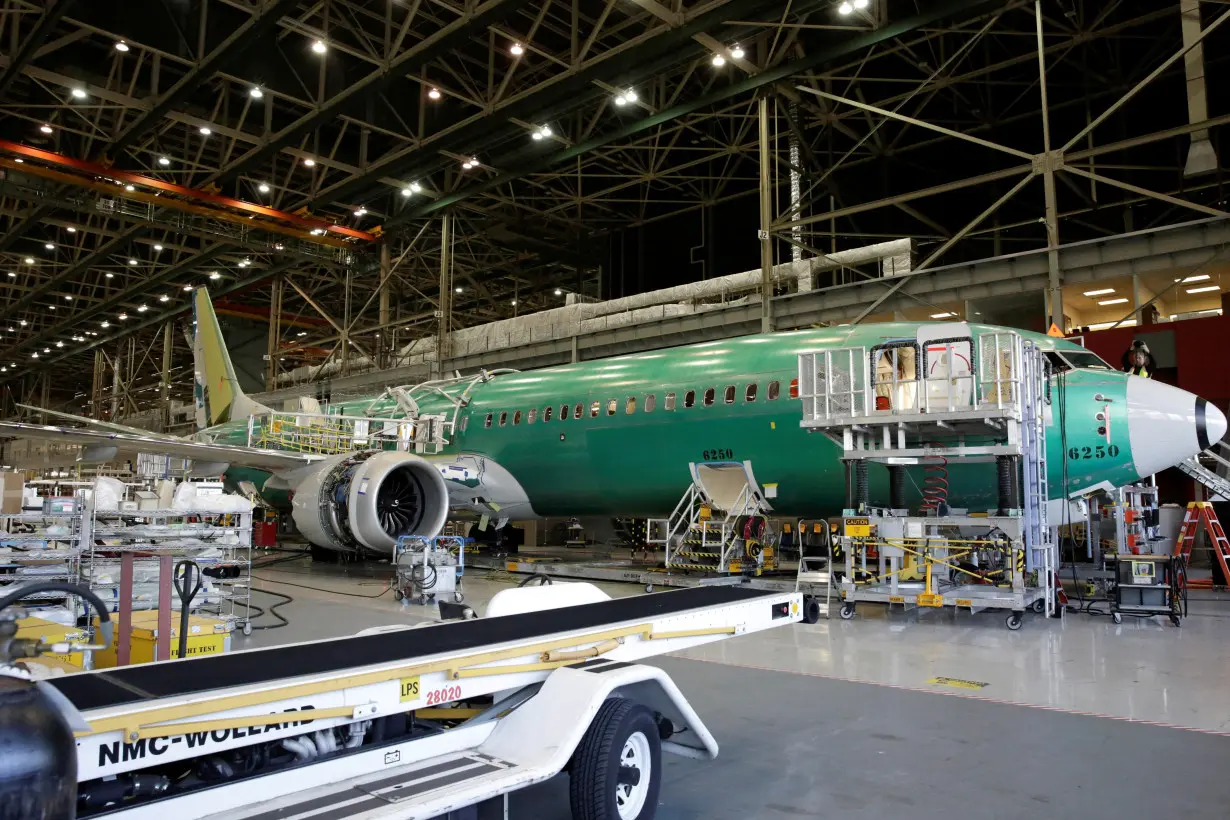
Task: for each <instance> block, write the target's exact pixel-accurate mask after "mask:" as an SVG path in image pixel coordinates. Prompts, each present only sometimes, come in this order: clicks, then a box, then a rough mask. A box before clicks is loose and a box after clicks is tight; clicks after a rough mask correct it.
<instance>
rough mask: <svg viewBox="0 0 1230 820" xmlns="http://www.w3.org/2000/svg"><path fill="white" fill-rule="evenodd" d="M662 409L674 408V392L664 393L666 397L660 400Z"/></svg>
mask: <svg viewBox="0 0 1230 820" xmlns="http://www.w3.org/2000/svg"><path fill="white" fill-rule="evenodd" d="M662 409H663V410H674V409H675V394H674V393H667V394H666V399H665V401H663V402H662Z"/></svg>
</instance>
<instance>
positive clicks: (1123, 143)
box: [0, 0, 1230, 418]
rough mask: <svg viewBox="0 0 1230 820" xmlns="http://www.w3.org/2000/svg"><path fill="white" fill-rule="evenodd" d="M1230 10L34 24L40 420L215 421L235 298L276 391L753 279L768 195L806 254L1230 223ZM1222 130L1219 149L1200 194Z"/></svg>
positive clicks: (29, 58)
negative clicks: (498, 333)
mask: <svg viewBox="0 0 1230 820" xmlns="http://www.w3.org/2000/svg"><path fill="white" fill-rule="evenodd" d="M855 6H858V8H855ZM1183 9H1186V11H1187V18H1188V23H1187V28H1188V32H1187V40H1186V41H1185V38H1184V26H1183V22H1182V21H1183V15H1182V14H1181V12H1182V10H1183ZM1193 9H1194V11H1193ZM1039 12H1040V16H1038V13H1039ZM1227 14H1230V11H1227V8H1226V7H1225V6H1224V5H1222V4H1219V3H1197V2H1195V0H1182V2H1180V1H1179V0H1168V1H1167V2H1161V1H1160V0H1159V1H1156V2H1155V0H1136V1H1135V2H1127V0H1102V1H1101V2H1085V0H1042V2H1040V3H1039V2H1034V0H1016V1H1015V2H1004V1H1003V0H997V1H996V2H985V1H984V2H974V1H973V0H966V1H965V2H961V1H959V0H949V1H948V2H934V3H922V2H914V0H869V1H868V2H864V0H860V2H858V3H853V2H850V3H848V4H847V3H845V2H833V1H832V0H790V2H785V3H782V2H767V1H766V0H710V2H695V3H692V2H682V0H679V2H665V3H663V2H658V0H485V2H478V1H477V0H467V2H464V3H457V2H451V0H126V2H124V3H95V2H87V1H86V0H58V2H52V0H0V140H2V141H3V142H0V175H2V177H0V271H2V272H3V274H4V275H3V276H0V287H2V288H3V289H4V290H3V293H0V370H2V371H3V372H0V384H2V385H3V397H4V401H5V402H6V403H7V404H6V405H5V412H9V411H11V409H12V403H13V402H14V401H16V400H19V399H24V400H26V401H32V402H36V403H39V402H43V403H49V404H51V405H55V406H63V407H67V408H70V409H72V410H74V411H76V412H80V411H82V409H83V408H86V409H90V408H92V409H93V410H94V411H96V412H99V413H108V414H109V413H111V412H114V414H115V416H116V417H117V418H118V417H121V416H125V415H130V414H132V413H134V412H137V411H138V410H144V409H148V408H150V407H156V406H159V405H160V404H164V403H166V402H167V401H169V400H172V399H178V400H188V399H189V397H190V390H191V385H190V379H189V378H188V374H189V373H190V371H191V351H190V349H189V346H188V342H187V335H186V333H185V332H184V331H185V330H186V329H187V328H188V326H189V325H190V322H191V314H190V303H191V300H190V296H191V293H190V291H191V289H193V288H196V287H200V286H208V287H209V289H210V291H211V293H212V294H214V295H215V296H216V297H217V299H218V302H217V304H218V309H219V313H220V314H221V315H222V316H223V317H224V318H227V319H228V320H229V321H233V322H236V323H245V324H247V325H248V326H249V330H250V327H251V326H259V327H260V328H265V327H268V332H267V344H266V348H265V354H266V356H267V363H266V365H265V367H266V376H270V375H272V374H273V373H276V372H278V371H279V370H282V369H290V368H293V367H296V366H298V365H301V364H304V363H319V362H321V361H325V360H330V359H332V360H336V361H343V362H345V361H348V360H349V359H350V357H352V356H356V355H363V356H367V357H370V358H372V359H375V360H376V361H385V360H387V357H388V355H389V352H390V351H391V350H392V349H394V348H395V347H397V346H399V345H401V344H404V343H405V342H408V341H410V340H413V339H415V338H418V337H420V336H424V335H431V334H433V333H435V332H437V331H438V328H439V324H440V322H441V316H440V314H441V312H443V313H444V314H445V317H446V318H445V321H447V322H448V323H449V324H450V326H451V327H454V328H456V327H464V326H467V325H472V324H478V323H482V322H487V321H491V320H493V319H497V318H502V317H507V316H512V315H515V314H518V313H523V312H526V311H534V310H540V309H543V308H546V307H553V306H557V305H559V304H561V303H562V302H563V300H564V299H566V298H568V297H569V295H570V294H579V295H581V296H583V297H586V298H589V297H598V298H601V297H608V296H618V295H624V294H626V293H628V292H632V291H634V290H635V289H637V287H640V288H641V289H651V288H653V287H660V286H662V285H667V284H677V283H679V282H682V281H688V280H689V279H696V278H700V276H701V275H702V274H703V275H716V274H723V273H731V272H734V271H736V270H743V269H747V268H748V267H753V266H755V265H756V264H757V262H758V260H759V258H760V257H759V250H758V241H757V233H756V231H757V228H759V227H760V225H759V214H758V196H757V194H758V193H759V192H760V191H762V190H766V191H767V192H768V203H769V207H770V210H771V216H772V219H771V220H770V222H771V226H770V227H771V234H772V238H771V239H770V240H769V241H768V247H769V252H770V253H771V254H772V258H773V259H774V261H782V260H788V259H789V258H790V257H791V255H792V253H794V252H795V251H796V250H797V251H798V252H800V253H802V254H803V255H804V256H810V255H815V254H817V253H824V252H831V251H833V250H841V249H845V248H849V247H853V246H858V245H865V244H869V243H871V242H876V241H879V240H881V239H884V238H890V237H899V236H910V237H913V238H915V240H916V243H917V248H918V258H919V261H925V262H931V263H935V264H939V263H940V262H941V261H942V262H944V263H949V262H956V261H962V260H970V259H978V258H982V257H988V256H993V255H1000V254H1007V253H1012V252H1015V251H1024V250H1034V249H1037V248H1039V247H1045V246H1047V243H1048V241H1049V242H1052V243H1066V242H1073V241H1081V240H1087V239H1095V238H1098V237H1105V236H1111V235H1115V234H1119V233H1123V232H1127V231H1132V230H1139V229H1144V228H1149V227H1156V226H1159V225H1165V224H1172V223H1177V222H1181V221H1185V220H1188V219H1191V218H1193V217H1197V216H1199V215H1200V214H1203V215H1205V216H1210V215H1212V216H1217V215H1220V214H1221V213H1222V208H1223V205H1224V200H1225V194H1224V192H1223V190H1222V184H1223V182H1222V180H1223V173H1222V171H1221V168H1220V165H1219V163H1218V162H1217V157H1219V156H1220V153H1221V152H1220V150H1218V149H1219V148H1220V146H1219V136H1220V127H1221V125H1222V120H1223V119H1224V115H1223V114H1222V113H1221V112H1225V111H1226V110H1227V106H1226V105H1225V102H1226V100H1225V97H1226V93H1227V92H1226V89H1225V88H1223V87H1221V86H1220V85H1219V84H1218V83H1217V82H1216V71H1215V69H1216V67H1219V66H1221V65H1222V64H1223V63H1224V61H1225V57H1224V56H1223V55H1224V54H1225V53H1226V48H1225V43H1226V32H1225V31H1224V30H1222V28H1221V27H1220V26H1221V21H1222V20H1223V19H1224V18H1225V16H1226V15H1227ZM1193 16H1194V19H1195V23H1194V25H1193V23H1192V22H1191V20H1192V19H1193ZM1225 29H1226V30H1230V26H1227V27H1225ZM1193 32H1194V34H1193ZM1193 37H1195V39H1196V40H1197V41H1198V44H1197V46H1196V47H1195V48H1193V46H1192V44H1191V41H1192V38H1193ZM1185 42H1186V43H1187V44H1188V45H1187V46H1185ZM1200 49H1203V55H1202V58H1203V59H1202V61H1201V62H1200V64H1199V66H1202V67H1203V69H1204V71H1205V72H1207V73H1208V74H1209V75H1210V82H1209V84H1208V88H1207V90H1206V89H1203V83H1201V90H1200V101H1199V105H1203V108H1199V107H1193V106H1194V105H1196V104H1197V103H1196V102H1194V97H1193V94H1190V93H1188V92H1189V91H1190V90H1192V89H1193V88H1195V86H1193V85H1192V57H1193V56H1194V55H1195V54H1197V53H1198V52H1199V50H1200ZM717 58H720V59H717ZM718 62H720V63H722V64H721V65H716V64H715V63H718ZM1040 66H1042V67H1044V70H1040ZM1044 77H1045V82H1043V78H1044ZM1043 88H1045V91H1046V97H1047V99H1046V104H1045V106H1044V105H1043V93H1042V91H1043ZM1125 95H1126V96H1127V98H1126V100H1125V99H1124V97H1125ZM762 101H763V103H762ZM1108 112H1109V113H1108ZM762 115H763V116H764V117H765V123H766V127H765V133H766V139H767V145H768V146H769V148H770V151H769V153H768V156H769V158H770V163H769V165H768V166H766V173H765V180H764V183H763V185H762V179H761V176H762V175H761V162H760V159H759V149H760V139H761V134H760V133H759V132H760V127H761V121H762ZM1193 123H1195V125H1193ZM1044 125H1045V129H1044ZM1044 131H1045V132H1047V133H1049V134H1050V135H1051V138H1052V141H1053V144H1052V145H1051V146H1050V147H1051V148H1052V149H1055V148H1061V147H1062V149H1063V151H1064V153H1065V156H1064V157H1062V158H1059V156H1058V155H1054V154H1053V155H1052V156H1053V157H1055V161H1053V162H1052V163H1051V164H1050V165H1048V164H1047V162H1046V161H1045V160H1044V159H1043V160H1040V159H1039V156H1040V155H1041V156H1043V157H1045V155H1044V154H1043V152H1044V150H1045V148H1046V147H1047V145H1046V143H1045V142H1044V137H1043V135H1044ZM1193 136H1194V137H1195V139H1196V140H1197V141H1199V140H1200V139H1201V138H1202V137H1205V136H1207V138H1208V142H1207V143H1203V142H1202V143H1201V144H1202V145H1205V144H1207V145H1208V146H1210V148H1211V150H1212V151H1213V152H1214V156H1213V159H1212V161H1211V164H1209V165H1208V167H1206V168H1203V169H1200V173H1195V174H1188V175H1185V174H1184V166H1185V164H1186V163H1188V162H1189V153H1190V151H1189V146H1190V145H1191V144H1192V142H1193ZM1082 152H1084V153H1083V154H1082ZM467 166H468V167H467ZM1189 170H1191V169H1189ZM792 172H793V173H792ZM1052 186H1053V188H1054V193H1053V196H1051V197H1049V198H1048V195H1047V191H1046V189H1047V188H1048V187H1052ZM792 187H794V188H795V190H797V192H798V194H797V203H798V204H797V206H796V207H794V208H793V209H792V207H791V204H790V203H791V189H792ZM1048 201H1049V202H1050V204H1051V211H1050V217H1051V218H1050V220H1049V222H1048V219H1047V217H1048V210H1047V203H1048ZM446 217H447V222H448V225H449V228H448V242H447V245H446V244H445V242H444V241H443V240H444V236H443V226H444V224H445V221H446ZM1048 224H1049V226H1050V230H1049V231H1048ZM705 245H707V246H708V247H709V250H708V252H707V253H708V259H707V262H708V265H707V266H705V267H696V266H695V265H693V264H692V263H693V262H694V261H695V259H696V256H697V253H698V251H697V248H698V247H701V250H700V251H699V254H700V255H701V256H702V257H703V256H705V255H706V251H705V250H704V247H702V246H705ZM629 248H635V251H634V253H633V254H632V256H634V257H635V259H634V260H632V261H629ZM714 248H726V249H729V250H730V252H729V253H727V252H726V251H725V250H723V251H722V252H721V253H716V252H715V251H714V250H713V249H714ZM442 249H446V252H445V253H442ZM937 252H938V253H937ZM748 260H750V264H747V261H748ZM442 261H443V263H444V264H443V267H444V268H445V269H446V274H447V277H442V271H441V268H442ZM633 265H634V266H635V267H636V269H637V270H636V275H635V276H630V275H627V274H628V270H627V269H628V268H629V266H633ZM617 269H618V271H619V275H616V270H617ZM442 281H443V282H447V283H448V284H449V285H451V287H448V286H446V287H445V289H444V290H443V291H442V289H441V282H442ZM382 283H383V285H382ZM630 283H631V284H630ZM574 298H575V297H574ZM271 317H272V321H271ZM248 335H251V333H250V332H248ZM117 364H118V365H119V368H118V374H117V372H116V370H117V368H116V365H117ZM103 393H108V394H109V397H108V399H107V401H103V400H102V397H103ZM111 397H114V399H115V401H114V403H113V402H112V401H111ZM91 401H93V404H91Z"/></svg>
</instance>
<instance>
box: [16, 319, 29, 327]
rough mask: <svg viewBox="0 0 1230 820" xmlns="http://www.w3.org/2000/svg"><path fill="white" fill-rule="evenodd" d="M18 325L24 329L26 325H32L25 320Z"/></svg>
mask: <svg viewBox="0 0 1230 820" xmlns="http://www.w3.org/2000/svg"><path fill="white" fill-rule="evenodd" d="M17 324H19V325H21V326H22V327H25V326H26V325H28V324H30V323H29V322H27V321H26V320H25V319H22V320H21V321H20V322H18V323H17Z"/></svg>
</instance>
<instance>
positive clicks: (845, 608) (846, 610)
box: [838, 604, 854, 621]
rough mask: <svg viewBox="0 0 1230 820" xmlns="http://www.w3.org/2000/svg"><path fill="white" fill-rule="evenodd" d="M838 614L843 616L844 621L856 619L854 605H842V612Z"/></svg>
mask: <svg viewBox="0 0 1230 820" xmlns="http://www.w3.org/2000/svg"><path fill="white" fill-rule="evenodd" d="M838 614H840V615H841V619H842V620H843V621H848V620H850V619H851V618H853V617H854V604H842V605H841V612H840V613H838Z"/></svg>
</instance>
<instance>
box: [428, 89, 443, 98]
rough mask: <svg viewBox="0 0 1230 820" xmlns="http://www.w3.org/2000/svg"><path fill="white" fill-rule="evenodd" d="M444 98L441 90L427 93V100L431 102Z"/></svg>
mask: <svg viewBox="0 0 1230 820" xmlns="http://www.w3.org/2000/svg"><path fill="white" fill-rule="evenodd" d="M442 96H443V95H442V94H441V93H440V89H438V88H432V89H431V90H430V91H428V92H427V98H428V99H431V100H438V99H440V97H442Z"/></svg>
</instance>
